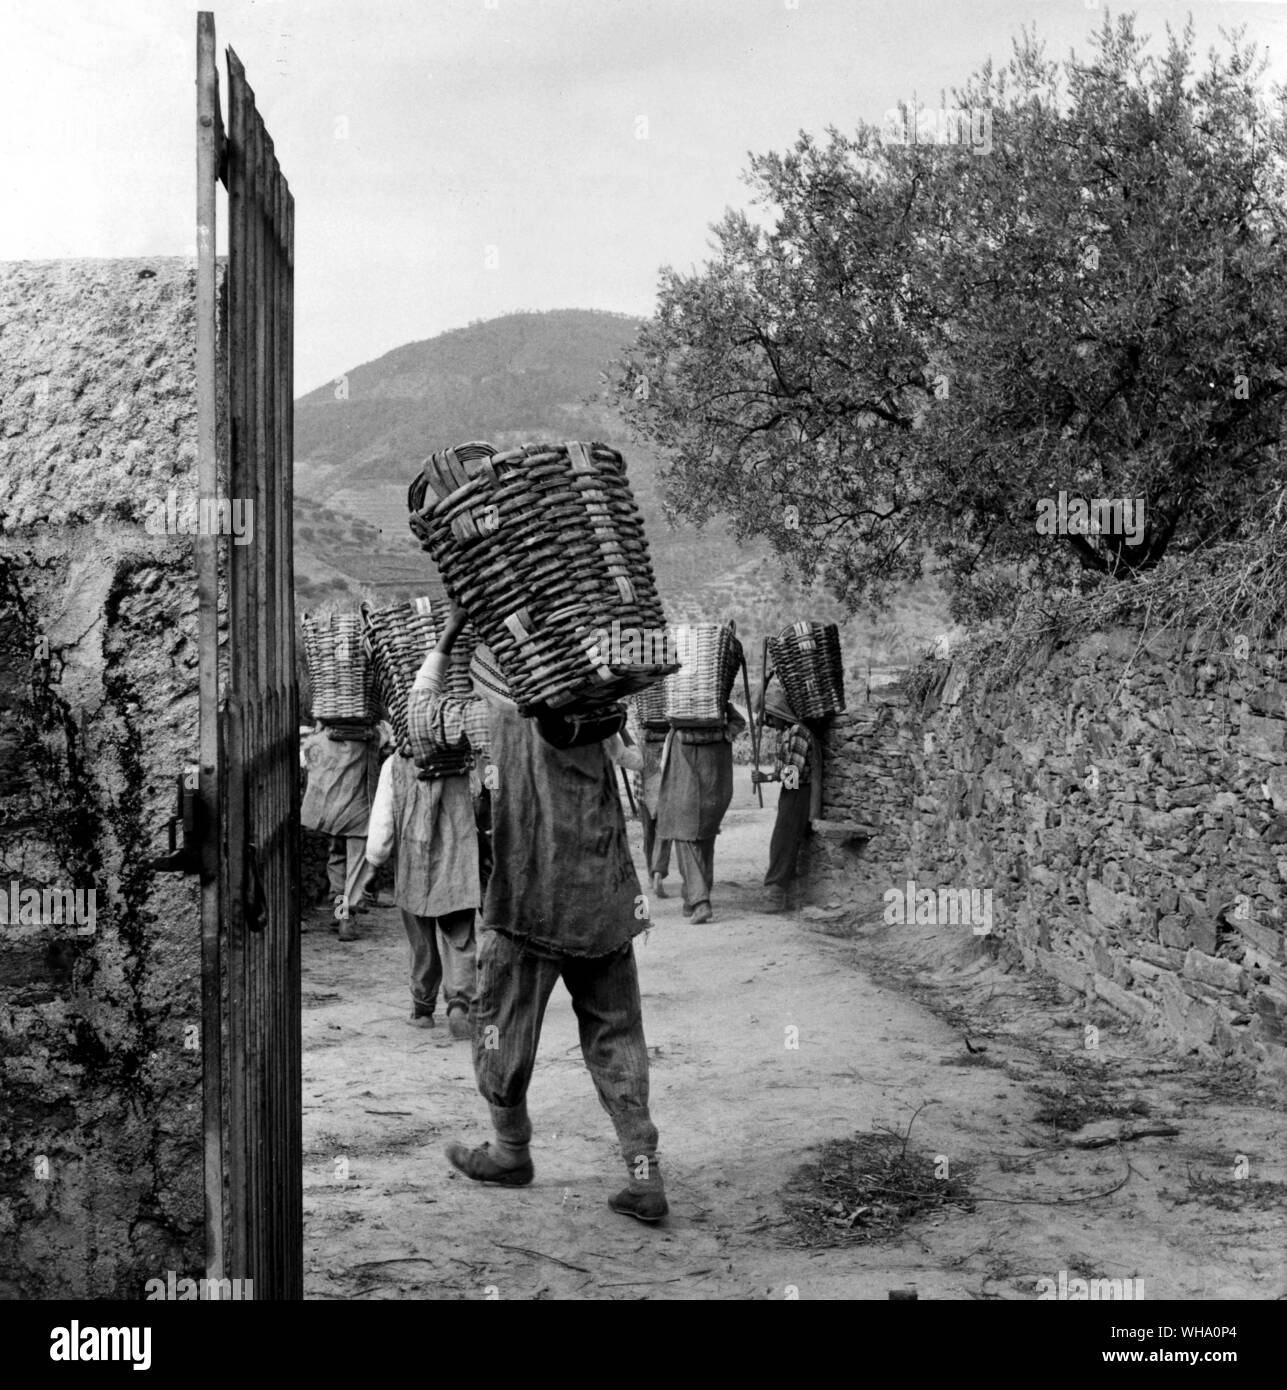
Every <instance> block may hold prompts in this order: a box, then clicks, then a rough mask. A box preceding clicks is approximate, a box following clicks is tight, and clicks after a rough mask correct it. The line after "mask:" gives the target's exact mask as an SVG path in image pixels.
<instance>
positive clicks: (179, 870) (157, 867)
mask: <svg viewBox="0 0 1287 1390" xmlns="http://www.w3.org/2000/svg"><path fill="white" fill-rule="evenodd" d="M175 791H176V794H177V805H176V807H175V813H174V815H172V816H171V817H170V819H169V821H168V823H167V825H166V829H167V830H168V831H169V834H170V852H169V854H167V855H164V856H163V857H162V858H160V859H154V860H152V862H151V863H150V864H149V865H148V868H150V869H151V870H153V872H155V873H162V874H198V873H200V872H201V842H200V839H199V837H198V835H197V811H198V806H199V802H198V799H197V770H196V768H190V769H189V770H188V771H187V772H181V773H179V774H178V776H177V777H176V778H175ZM180 826H182V827H183V848H182V849H180V848H178V844H177V839H178V829H179V827H180Z"/></svg>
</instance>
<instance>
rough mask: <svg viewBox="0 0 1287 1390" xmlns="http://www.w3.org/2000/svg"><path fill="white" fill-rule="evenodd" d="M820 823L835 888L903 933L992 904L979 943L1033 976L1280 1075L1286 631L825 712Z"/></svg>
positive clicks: (1177, 640) (1125, 647) (1052, 667)
mask: <svg viewBox="0 0 1287 1390" xmlns="http://www.w3.org/2000/svg"><path fill="white" fill-rule="evenodd" d="M823 816H824V818H825V820H824V823H823V832H824V833H823V834H822V835H820V836H815V837H814V840H813V842H812V846H811V850H810V856H809V868H810V873H811V875H812V877H813V880H814V886H815V888H816V889H818V890H820V891H822V892H825V893H826V894H827V895H829V896H833V895H835V894H836V893H837V892H841V893H843V892H846V891H848V892H849V893H850V895H851V896H853V897H854V898H857V897H859V896H860V895H865V896H866V898H867V900H868V901H870V893H871V892H872V890H875V891H877V892H879V893H882V894H887V895H890V896H888V897H887V899H886V901H885V907H884V909H883V910H885V911H886V912H890V913H893V914H895V915H896V914H897V913H898V912H899V911H900V910H902V911H904V912H905V913H906V915H907V919H908V923H909V930H914V929H915V921H916V920H917V919H916V917H915V912H920V913H922V915H921V917H920V918H919V920H921V921H938V920H942V917H941V914H942V913H943V911H944V910H945V909H946V908H947V907H949V906H950V905H951V899H950V898H947V897H946V896H945V893H944V891H942V890H946V893H947V894H951V895H954V896H955V897H956V899H957V901H958V902H959V903H961V904H962V906H964V904H965V903H966V902H967V901H970V900H969V899H967V898H965V897H961V896H960V891H961V890H966V892H967V893H968V892H969V891H974V892H976V893H978V894H979V895H982V894H983V893H985V892H990V894H991V899H990V918H991V920H990V923H989V924H988V930H987V931H986V933H984V934H987V935H990V936H991V937H992V938H993V939H994V940H995V941H996V942H997V943H998V944H999V946H1000V947H1001V949H1004V950H1009V951H1011V952H1014V953H1016V954H1017V955H1019V956H1021V957H1022V959H1023V961H1024V963H1025V964H1026V965H1027V966H1029V967H1030V968H1034V969H1039V970H1043V971H1045V972H1048V973H1049V974H1051V975H1053V976H1055V977H1056V978H1057V979H1058V980H1060V981H1061V982H1062V983H1063V984H1064V985H1065V986H1067V987H1069V988H1070V989H1072V990H1075V991H1076V992H1077V993H1078V994H1079V995H1080V996H1082V997H1083V998H1084V999H1086V1000H1087V1001H1098V1002H1100V1003H1102V1004H1103V1005H1106V1006H1108V1007H1109V1008H1111V1009H1112V1010H1114V1011H1115V1012H1116V1013H1117V1014H1119V1015H1120V1016H1121V1017H1122V1018H1123V1019H1124V1020H1128V1021H1130V1022H1131V1023H1134V1024H1138V1025H1140V1026H1141V1027H1142V1028H1144V1029H1147V1030H1149V1031H1151V1032H1156V1033H1158V1034H1160V1035H1165V1036H1166V1037H1167V1038H1169V1039H1170V1040H1173V1041H1174V1043H1175V1044H1176V1045H1177V1046H1178V1047H1179V1048H1181V1049H1182V1050H1184V1051H1188V1052H1197V1053H1199V1054H1201V1055H1203V1056H1205V1057H1209V1058H1219V1057H1226V1058H1242V1059H1246V1060H1248V1061H1251V1062H1253V1063H1255V1064H1257V1065H1268V1066H1270V1067H1273V1068H1281V1067H1283V1066H1285V1065H1287V959H1285V957H1284V925H1285V913H1284V902H1287V634H1278V635H1276V636H1273V635H1271V636H1267V637H1264V636H1262V637H1255V636H1252V635H1249V634H1237V633H1233V634H1226V635H1224V636H1222V637H1220V638H1215V637H1211V636H1208V637H1205V638H1196V637H1193V636H1188V637H1185V636H1177V635H1174V634H1165V635H1161V636H1155V637H1152V638H1150V639H1147V640H1146V639H1144V638H1142V636H1141V634H1140V632H1138V631H1134V630H1128V629H1122V630H1116V631H1112V632H1108V633H1104V634H1097V635H1095V636H1093V637H1090V638H1088V639H1086V640H1084V641H1081V642H1079V643H1077V644H1075V645H1073V646H1070V647H1068V648H1065V649H1063V650H1061V651H1059V652H1057V653H1055V654H1054V655H1053V656H1051V657H1049V658H1048V660H1046V662H1045V663H1044V664H1043V665H1041V666H1040V667H1039V669H1032V670H1030V671H1029V672H1028V673H1027V674H1026V675H1025V676H1024V677H1023V678H1022V679H1020V680H1019V681H1017V682H1014V683H1013V684H1011V685H1010V686H1009V687H1008V688H1005V689H1001V690H997V689H992V690H988V689H987V688H986V687H985V684H984V680H983V677H982V675H980V674H977V673H976V674H973V675H970V674H967V672H966V670H965V669H964V668H963V667H962V666H960V665H952V664H949V663H946V662H944V663H939V665H938V677H937V679H936V680H935V682H934V685H933V687H932V689H931V692H930V694H929V695H928V696H927V697H926V699H925V700H924V701H923V702H917V703H916V704H912V703H909V702H908V701H907V700H906V699H905V698H903V697H901V696H900V695H898V694H894V693H891V694H888V695H886V696H885V697H884V698H882V699H878V700H877V701H876V702H874V703H872V704H868V705H862V706H859V707H858V708H857V709H855V710H853V711H852V712H850V713H848V714H846V715H843V716H840V717H839V718H838V719H837V720H836V721H835V723H834V725H833V727H832V729H831V730H830V732H829V735H828V748H827V756H826V763H825V772H824V799H823ZM869 822H870V823H873V824H874V825H875V828H876V832H877V833H876V834H875V836H874V837H873V838H871V839H870V840H861V839H857V838H854V837H853V835H852V834H851V833H847V832H846V829H845V827H846V826H849V827H852V826H855V825H858V824H864V823H869ZM909 885H910V886H911V888H912V891H911V894H910V897H909ZM924 890H929V892H928V893H926V892H925V891H924ZM931 897H932V904H931ZM973 901H974V902H975V903H977V902H978V901H979V899H978V898H976V899H974V900H973ZM913 909H914V910H915V911H914V910H913ZM935 912H937V913H938V914H940V915H939V916H938V917H935V916H934V915H933V913H935ZM891 920H892V919H891ZM979 926H980V922H979V919H977V918H974V917H971V918H969V919H968V920H967V919H965V918H964V917H963V918H962V930H966V931H969V930H976V931H977V930H978V928H979Z"/></svg>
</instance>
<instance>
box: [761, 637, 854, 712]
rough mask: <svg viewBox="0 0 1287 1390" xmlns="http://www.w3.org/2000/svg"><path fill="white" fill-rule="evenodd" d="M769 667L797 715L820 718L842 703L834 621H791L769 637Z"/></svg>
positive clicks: (842, 677)
mask: <svg viewBox="0 0 1287 1390" xmlns="http://www.w3.org/2000/svg"><path fill="white" fill-rule="evenodd" d="M769 655H770V657H771V658H772V661H773V668H774V670H776V671H777V673H778V675H779V676H780V677H781V679H782V688H783V689H784V690H785V691H786V697H787V700H788V701H789V702H790V705H791V708H792V709H793V710H794V711H795V713H796V717H797V718H799V719H824V718H826V716H827V715H829V714H836V713H838V712H839V711H840V710H843V709H844V707H845V674H844V667H843V665H842V664H841V657H840V631H839V629H838V628H837V627H836V625H835V623H810V622H798V623H792V624H791V625H790V626H789V627H784V628H783V629H782V631H781V632H779V633H778V635H777V636H776V637H770V638H769Z"/></svg>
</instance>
